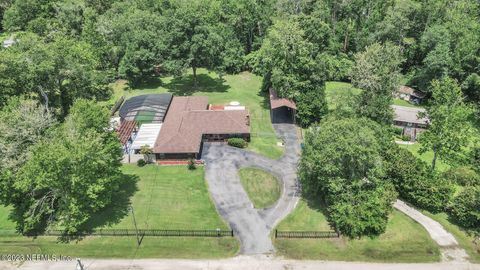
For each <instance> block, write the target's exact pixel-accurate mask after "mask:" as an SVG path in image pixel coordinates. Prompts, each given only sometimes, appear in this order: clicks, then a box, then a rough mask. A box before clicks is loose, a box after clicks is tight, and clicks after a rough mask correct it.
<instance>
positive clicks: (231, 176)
mask: <svg viewBox="0 0 480 270" xmlns="http://www.w3.org/2000/svg"><path fill="white" fill-rule="evenodd" d="M274 128H275V130H276V132H277V135H278V136H279V137H280V138H281V139H282V140H283V141H284V142H285V154H284V156H283V157H282V158H281V159H279V160H271V159H268V158H266V157H264V156H262V155H259V154H256V153H253V152H250V151H247V150H243V149H239V148H234V147H230V146H228V145H221V144H209V143H206V144H205V145H204V149H203V155H202V158H203V159H204V160H205V162H206V166H205V174H206V178H207V181H208V186H209V190H210V193H211V195H212V197H213V201H214V203H215V206H216V208H217V209H218V211H219V213H220V214H221V215H222V217H223V218H224V219H225V220H226V221H227V222H228V223H229V224H230V227H231V228H232V230H234V232H235V234H236V235H238V237H239V239H240V242H241V251H240V252H241V253H242V254H265V253H272V252H273V251H274V248H273V244H272V241H271V239H270V232H271V230H272V228H274V227H275V225H276V224H277V223H278V222H279V221H280V220H282V219H283V218H284V217H286V216H287V215H288V214H289V213H290V212H291V211H292V210H293V209H294V208H295V206H296V204H297V202H298V199H299V192H298V186H297V173H296V172H297V163H298V159H299V154H300V145H299V141H298V139H297V130H296V127H295V126H294V125H288V124H279V125H274ZM244 167H257V168H261V169H263V170H265V171H267V172H270V173H271V174H273V175H275V176H277V177H278V179H280V180H281V181H282V184H283V190H282V195H281V197H280V199H279V200H278V201H277V203H276V204H275V205H273V206H272V207H270V208H268V209H255V208H254V207H253V204H252V203H251V201H250V199H249V198H248V195H247V193H246V192H245V190H244V189H243V186H242V184H241V183H240V177H239V176H238V170H239V169H241V168H244Z"/></svg>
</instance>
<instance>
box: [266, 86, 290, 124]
mask: <svg viewBox="0 0 480 270" xmlns="http://www.w3.org/2000/svg"><path fill="white" fill-rule="evenodd" d="M296 112H297V106H296V104H295V102H293V100H291V99H286V98H279V97H278V96H277V92H276V91H275V90H274V89H272V88H270V118H271V120H272V123H274V124H278V123H288V124H295V114H296Z"/></svg>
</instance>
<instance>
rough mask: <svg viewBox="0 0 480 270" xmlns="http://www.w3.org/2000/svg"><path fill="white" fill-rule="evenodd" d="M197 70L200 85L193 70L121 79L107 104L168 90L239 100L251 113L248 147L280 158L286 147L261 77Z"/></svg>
mask: <svg viewBox="0 0 480 270" xmlns="http://www.w3.org/2000/svg"><path fill="white" fill-rule="evenodd" d="M197 73H198V87H197V88H195V87H194V86H193V81H192V75H191V74H190V73H189V74H188V75H185V76H183V77H181V78H174V77H171V76H169V77H163V78H158V79H152V81H151V82H150V83H148V84H144V85H141V86H138V87H135V88H132V89H129V88H128V87H127V85H126V82H125V81H122V80H120V81H118V82H117V83H115V84H114V85H113V89H114V93H113V96H112V98H111V100H110V101H109V102H108V103H107V104H114V102H115V101H116V100H117V99H118V98H119V97H121V96H122V95H124V96H125V97H126V98H129V97H132V96H138V95H143V94H152V93H165V92H170V93H172V94H173V95H176V96H183V95H201V96H208V100H209V103H211V104H227V103H229V102H231V101H238V102H240V104H241V105H245V106H246V107H247V109H248V110H249V111H250V115H251V125H252V126H251V128H252V129H251V139H252V141H251V142H250V143H249V144H248V148H249V149H250V150H252V151H255V152H257V153H260V154H263V155H265V156H266V157H269V158H272V159H278V158H280V157H281V156H282V154H283V148H282V147H279V146H277V142H278V139H277V137H276V134H275V131H274V130H273V127H272V124H271V122H270V111H269V106H270V105H269V101H268V96H267V95H265V94H264V93H262V92H261V91H260V89H261V85H262V78H261V77H258V76H255V75H253V74H251V73H249V72H242V73H240V74H236V75H225V76H223V77H222V78H220V77H219V76H218V75H217V74H216V73H214V72H209V71H207V70H206V69H199V70H198V71H197Z"/></svg>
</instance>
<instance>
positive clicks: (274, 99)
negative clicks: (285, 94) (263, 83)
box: [270, 88, 297, 110]
mask: <svg viewBox="0 0 480 270" xmlns="http://www.w3.org/2000/svg"><path fill="white" fill-rule="evenodd" d="M283 106H285V107H289V108H292V109H294V110H296V109H297V105H295V102H293V100H291V99H286V98H279V97H278V96H277V92H276V91H275V90H273V89H272V88H270V108H272V110H273V109H276V108H280V107H283Z"/></svg>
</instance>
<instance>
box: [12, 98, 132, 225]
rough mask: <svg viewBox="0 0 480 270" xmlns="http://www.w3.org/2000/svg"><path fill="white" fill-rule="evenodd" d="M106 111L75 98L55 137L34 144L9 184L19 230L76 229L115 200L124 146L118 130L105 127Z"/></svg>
mask: <svg viewBox="0 0 480 270" xmlns="http://www.w3.org/2000/svg"><path fill="white" fill-rule="evenodd" d="M108 115H109V112H108V110H106V109H102V108H101V107H100V106H99V105H97V104H95V103H94V102H91V101H86V100H77V101H76V102H75V103H74V104H73V106H72V109H71V113H70V115H69V116H68V117H67V119H66V121H65V123H64V124H63V125H62V126H60V127H58V128H57V129H56V130H54V131H52V137H50V138H46V139H44V140H41V141H40V142H39V143H37V144H36V145H35V146H33V147H32V150H31V157H30V158H29V159H27V161H26V162H25V164H24V165H23V166H22V167H21V168H20V169H19V171H18V172H17V174H16V176H15V178H16V180H15V181H14V182H13V183H11V186H10V187H9V188H11V189H12V190H13V193H14V196H13V198H14V199H13V200H12V201H11V202H10V203H11V204H12V205H13V214H12V218H13V219H14V220H15V221H16V224H17V229H18V231H20V232H22V233H24V234H38V233H42V232H43V231H44V230H45V229H47V228H48V227H55V228H62V229H63V230H64V232H65V233H66V234H75V233H78V232H81V231H82V229H85V228H84V225H85V224H86V223H87V222H88V221H89V219H90V217H91V216H92V215H93V214H94V213H96V212H98V211H100V210H102V209H103V208H105V207H106V206H107V205H108V204H109V203H111V198H112V195H113V194H114V193H115V192H117V191H118V189H119V185H120V183H121V179H122V178H121V177H122V173H121V171H120V159H121V148H120V145H119V142H118V139H117V137H116V134H114V133H113V132H109V131H107V128H108V127H109V122H108Z"/></svg>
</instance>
